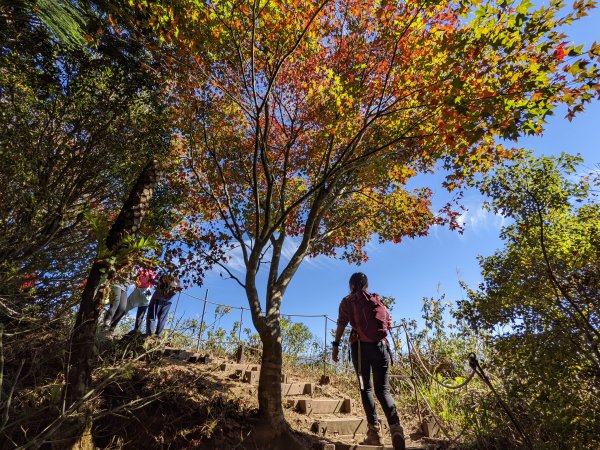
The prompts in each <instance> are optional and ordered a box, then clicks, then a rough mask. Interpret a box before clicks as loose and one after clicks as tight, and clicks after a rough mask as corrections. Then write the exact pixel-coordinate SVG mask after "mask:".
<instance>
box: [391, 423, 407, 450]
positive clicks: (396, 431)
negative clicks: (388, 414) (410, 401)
mask: <svg viewBox="0 0 600 450" xmlns="http://www.w3.org/2000/svg"><path fill="white" fill-rule="evenodd" d="M390 434H391V435H392V445H393V446H394V450H404V449H405V448H406V443H405V442H404V430H403V429H402V425H400V424H399V423H395V424H394V425H390Z"/></svg>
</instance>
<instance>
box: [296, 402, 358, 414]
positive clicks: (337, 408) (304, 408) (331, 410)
mask: <svg viewBox="0 0 600 450" xmlns="http://www.w3.org/2000/svg"><path fill="white" fill-rule="evenodd" d="M353 403H354V402H353V401H352V400H351V399H349V398H344V399H331V398H310V399H306V398H303V399H297V400H293V407H294V409H295V410H296V411H298V412H300V413H302V414H307V415H311V414H335V413H341V414H352V408H353ZM288 404H290V403H288Z"/></svg>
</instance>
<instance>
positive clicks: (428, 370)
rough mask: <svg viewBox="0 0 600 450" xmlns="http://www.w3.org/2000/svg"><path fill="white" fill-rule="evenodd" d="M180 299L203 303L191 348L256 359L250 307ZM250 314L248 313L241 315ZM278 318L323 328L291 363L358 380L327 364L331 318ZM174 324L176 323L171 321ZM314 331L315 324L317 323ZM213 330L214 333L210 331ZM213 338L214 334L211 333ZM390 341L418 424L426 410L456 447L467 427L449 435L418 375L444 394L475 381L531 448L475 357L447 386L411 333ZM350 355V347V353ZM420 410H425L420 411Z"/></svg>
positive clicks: (258, 348)
mask: <svg viewBox="0 0 600 450" xmlns="http://www.w3.org/2000/svg"><path fill="white" fill-rule="evenodd" d="M182 294H184V295H186V296H187V297H190V298H192V299H195V300H199V301H201V302H202V305H203V306H202V314H201V316H200V322H199V326H198V327H197V330H194V331H196V332H197V337H196V343H195V348H196V351H199V350H200V348H202V349H204V350H216V349H219V350H221V351H223V350H227V351H229V352H233V351H236V349H237V350H238V351H239V348H240V346H242V347H241V348H242V351H244V350H245V351H246V352H249V353H252V354H253V355H254V357H257V358H259V357H260V355H261V353H262V345H261V342H260V339H258V338H257V337H256V336H254V337H255V340H252V336H251V335H249V334H248V335H247V336H246V339H245V340H244V339H242V330H245V331H247V330H248V329H244V320H246V321H248V320H251V314H250V308H249V307H245V306H237V305H228V304H226V303H221V302H216V301H213V300H210V299H209V297H208V290H207V291H206V293H205V296H204V298H200V297H197V296H195V295H192V294H190V293H188V292H182ZM178 304H179V297H178V298H177V301H176V305H175V311H174V314H173V317H174V316H175V315H176V312H177V307H178ZM208 305H210V306H212V307H214V309H213V318H212V319H209V318H208V316H207V306H208ZM233 310H237V311H239V314H240V315H239V320H237V321H236V322H234V326H233V327H232V329H231V331H230V333H229V335H228V336H226V335H224V334H223V333H222V332H221V334H215V332H214V330H215V329H216V328H217V327H218V325H219V324H220V320H221V318H222V317H223V315H224V314H229V313H230V312H231V311H233ZM246 312H248V314H245V313H246ZM280 316H281V317H285V318H287V319H294V318H299V319H312V320H316V321H317V322H320V321H322V323H321V326H322V327H323V328H322V329H323V331H324V333H323V339H322V342H321V343H320V345H319V348H318V349H317V350H318V351H317V354H296V355H294V358H293V359H294V362H295V363H300V364H306V365H308V366H312V367H321V370H322V372H323V375H328V374H330V373H337V374H345V375H350V376H353V375H356V372H355V369H354V367H353V366H352V363H351V357H350V355H349V354H348V356H347V358H346V357H343V358H342V364H335V363H333V362H331V361H329V349H330V347H329V346H328V343H327V340H328V334H329V332H330V331H331V330H335V328H336V324H337V320H334V319H332V318H331V317H329V316H328V315H327V314H292V313H281V314H280ZM173 320H174V318H173ZM302 323H304V324H306V321H305V320H303V321H302ZM317 326H318V324H317ZM309 329H310V330H311V334H312V330H313V329H315V327H309ZM211 330H212V331H211ZM394 330H399V331H404V333H403V334H404V339H401V338H400V334H399V333H398V332H396V333H395V334H394ZM211 333H213V334H211ZM389 336H390V338H391V339H392V342H393V347H392V349H393V350H392V349H391V352H393V353H394V356H395V358H396V359H399V358H402V359H403V362H405V363H406V365H407V366H408V367H407V369H408V373H406V374H400V373H392V374H390V377H391V378H392V379H394V380H396V381H397V382H401V383H404V384H405V385H406V386H408V387H409V389H411V390H412V391H413V394H414V400H415V404H416V408H417V414H418V416H419V420H420V421H422V418H423V413H424V411H427V413H428V415H430V416H431V417H432V418H433V420H434V421H435V423H436V424H437V425H438V427H439V429H440V430H441V432H442V433H443V434H444V436H445V437H446V438H447V439H448V440H449V441H450V442H451V443H453V444H456V443H457V442H458V440H459V439H460V438H461V436H463V435H464V433H465V432H466V430H467V429H468V428H469V427H470V426H471V425H470V424H469V423H467V424H466V425H465V426H464V427H463V428H462V429H461V430H460V431H459V432H458V433H452V432H451V431H450V428H451V427H450V426H448V424H445V423H444V421H443V420H441V419H440V417H439V414H438V413H437V412H436V409H435V408H434V407H433V405H432V404H431V402H430V401H429V400H428V399H427V397H426V396H425V395H424V393H423V392H424V388H423V386H424V385H423V381H422V379H421V377H422V376H424V377H425V378H426V380H427V381H429V382H430V383H435V384H436V385H438V386H439V387H441V388H443V389H446V390H448V391H450V392H454V391H458V390H461V389H463V388H466V387H467V386H468V385H469V384H470V383H471V382H472V381H473V380H474V378H475V376H477V377H478V378H479V379H481V380H482V382H483V384H484V385H485V386H486V387H487V388H488V389H489V395H494V396H495V397H496V399H497V403H498V405H499V406H500V407H501V408H502V409H503V410H504V411H505V413H506V414H507V416H508V418H509V419H510V421H511V422H512V424H513V425H514V427H515V429H516V431H517V432H518V433H519V434H520V435H521V437H522V438H523V441H524V443H525V445H526V446H527V447H528V448H532V444H531V440H530V439H529V437H528V436H527V435H526V434H525V432H524V430H523V427H522V426H520V424H519V422H518V420H517V419H516V417H515V415H514V413H513V412H512V410H511V408H510V407H509V405H508V404H507V403H506V402H505V401H504V400H503V399H502V398H501V396H500V394H499V393H498V391H497V390H496V389H495V387H494V386H493V384H492V382H491V380H490V379H489V377H488V376H487V375H486V374H485V372H484V371H483V368H482V367H481V365H480V364H479V361H478V360H477V358H476V356H475V354H474V353H470V354H469V356H468V362H469V367H470V373H468V374H467V375H466V376H465V377H460V378H462V380H459V381H458V382H456V383H452V384H450V383H448V382H445V381H443V379H442V377H441V376H440V371H439V368H440V365H439V364H438V365H435V364H432V363H431V361H425V359H426V358H425V357H424V356H423V354H422V353H421V350H420V349H419V345H417V344H416V343H415V342H414V340H413V338H411V333H410V331H409V329H408V327H407V325H406V323H405V322H404V321H403V322H402V323H400V324H399V325H394V326H392V327H391V329H390V333H389ZM348 350H349V348H348ZM348 353H350V352H349V351H348ZM421 405H423V406H424V407H425V408H424V409H423V408H422V407H421Z"/></svg>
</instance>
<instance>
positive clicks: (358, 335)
mask: <svg viewBox="0 0 600 450" xmlns="http://www.w3.org/2000/svg"><path fill="white" fill-rule="evenodd" d="M349 284H350V295H348V296H346V297H344V298H343V299H342V301H341V303H340V308H339V315H338V321H337V330H336V333H335V341H333V354H332V358H333V360H334V361H335V362H337V361H338V352H339V345H340V339H341V338H342V335H343V334H344V330H345V329H346V326H347V325H348V323H350V325H351V326H352V331H351V333H350V348H351V353H352V363H353V365H354V369H355V370H356V374H357V376H358V383H359V387H360V395H361V399H362V404H363V408H364V410H365V414H366V416H367V422H368V427H367V438H366V439H365V441H364V442H362V444H363V445H379V446H381V445H383V434H382V432H381V424H380V423H379V420H378V418H377V412H376V410H375V398H374V397H373V390H374V391H375V396H376V397H377V399H378V400H379V404H380V405H381V408H382V409H383V412H384V414H385V416H386V418H387V421H388V424H389V426H390V432H391V435H392V444H393V446H394V450H404V449H405V441H404V430H403V429H402V426H401V425H400V418H399V417H398V412H397V410H396V405H395V404H394V399H393V398H392V396H391V394H390V387H389V368H390V364H391V363H392V360H391V352H390V348H389V343H388V341H387V334H388V329H389V327H390V326H391V318H390V315H389V312H388V310H387V308H386V306H385V305H384V304H383V303H382V301H381V298H380V297H379V296H378V295H377V294H371V293H370V292H369V291H368V290H367V289H368V286H369V282H368V279H367V276H366V275H365V274H364V273H361V272H357V273H355V274H353V275H352V276H351V277H350V283H349ZM371 374H372V375H373V383H372V384H371Z"/></svg>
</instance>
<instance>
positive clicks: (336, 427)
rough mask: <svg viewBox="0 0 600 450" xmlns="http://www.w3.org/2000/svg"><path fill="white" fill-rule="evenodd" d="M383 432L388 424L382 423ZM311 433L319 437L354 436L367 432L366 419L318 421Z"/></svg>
mask: <svg viewBox="0 0 600 450" xmlns="http://www.w3.org/2000/svg"><path fill="white" fill-rule="evenodd" d="M382 425H383V429H384V432H385V431H386V430H387V429H388V424H387V423H385V422H384V423H383V424H382ZM312 432H313V433H317V434H318V435H319V436H327V437H333V436H355V435H357V434H365V433H366V432H367V419H363V418H359V417H355V418H350V417H349V418H346V417H344V418H334V419H319V420H317V421H315V422H314V423H313V425H312Z"/></svg>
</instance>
